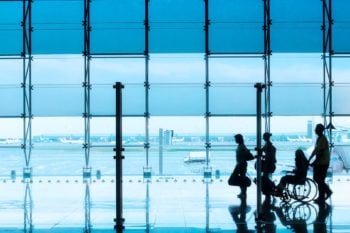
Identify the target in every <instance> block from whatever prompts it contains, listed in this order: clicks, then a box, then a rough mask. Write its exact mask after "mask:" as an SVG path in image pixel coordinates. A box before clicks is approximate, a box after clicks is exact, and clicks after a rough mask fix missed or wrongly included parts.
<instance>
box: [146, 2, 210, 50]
mask: <svg viewBox="0 0 350 233" xmlns="http://www.w3.org/2000/svg"><path fill="white" fill-rule="evenodd" d="M149 7H150V32H149V33H150V41H149V43H150V51H151V52H153V53H162V52H175V53H181V52H203V51H204V31H203V26H204V2H203V1H201V0H194V1H186V0H177V1H162V0H153V1H150V6H149ZM180 12H181V13H180Z"/></svg>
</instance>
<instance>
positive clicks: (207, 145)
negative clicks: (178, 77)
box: [204, 0, 211, 178]
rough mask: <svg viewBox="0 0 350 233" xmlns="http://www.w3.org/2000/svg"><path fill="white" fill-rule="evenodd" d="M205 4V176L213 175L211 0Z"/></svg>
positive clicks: (205, 1) (207, 0) (205, 0)
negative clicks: (210, 123) (210, 72)
mask: <svg viewBox="0 0 350 233" xmlns="http://www.w3.org/2000/svg"><path fill="white" fill-rule="evenodd" d="M204 5H205V8H204V9H205V13H204V16H205V21H204V22H205V25H204V34H205V48H204V49H205V54H204V60H205V84H204V88H205V154H206V167H205V171H204V176H205V177H208V178H209V177H211V171H210V170H209V169H210V168H209V152H210V148H211V143H210V140H209V118H210V109H209V88H210V81H209V56H210V50H209V25H210V20H209V0H204Z"/></svg>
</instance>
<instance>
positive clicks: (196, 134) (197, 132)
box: [149, 117, 206, 175]
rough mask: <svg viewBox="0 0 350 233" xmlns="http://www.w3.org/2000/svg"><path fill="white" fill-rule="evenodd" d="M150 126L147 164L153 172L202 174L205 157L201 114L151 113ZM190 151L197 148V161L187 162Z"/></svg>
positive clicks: (203, 123)
mask: <svg viewBox="0 0 350 233" xmlns="http://www.w3.org/2000/svg"><path fill="white" fill-rule="evenodd" d="M149 130H150V155H149V158H150V162H149V166H150V167H152V172H153V173H154V174H158V175H190V174H192V175H203V167H205V161H206V160H205V159H206V157H205V147H204V144H205V134H204V132H205V120H204V118H203V117H151V118H150V125H149ZM160 137H161V138H162V142H163V144H161V143H160V142H161V140H160ZM192 151H196V152H197V154H198V156H199V158H201V161H200V162H197V163H186V157H188V156H189V154H190V152H192Z"/></svg>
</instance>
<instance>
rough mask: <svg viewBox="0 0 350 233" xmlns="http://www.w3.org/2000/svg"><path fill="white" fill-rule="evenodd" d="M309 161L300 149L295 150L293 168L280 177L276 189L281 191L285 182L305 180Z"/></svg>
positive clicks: (293, 182)
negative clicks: (287, 173)
mask: <svg viewBox="0 0 350 233" xmlns="http://www.w3.org/2000/svg"><path fill="white" fill-rule="evenodd" d="M308 167H309V162H308V160H307V158H306V156H305V154H304V152H303V151H302V150H301V149H298V150H296V151H295V169H294V170H293V171H291V172H289V173H293V175H285V176H283V177H282V178H281V180H280V182H279V184H278V185H277V190H278V191H282V190H283V189H284V188H285V187H286V185H287V184H303V183H304V182H305V180H306V176H307V170H308Z"/></svg>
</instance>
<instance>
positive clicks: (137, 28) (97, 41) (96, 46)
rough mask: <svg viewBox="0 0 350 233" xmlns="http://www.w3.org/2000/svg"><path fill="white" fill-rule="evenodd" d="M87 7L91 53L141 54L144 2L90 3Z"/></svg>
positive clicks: (111, 1) (143, 32)
mask: <svg viewBox="0 0 350 233" xmlns="http://www.w3.org/2000/svg"><path fill="white" fill-rule="evenodd" d="M90 7H91V8H90V9H91V27H92V31H91V52H92V53H94V54H96V53H100V54H101V53H143V52H144V50H145V26H144V19H145V16H144V12H145V4H144V1H143V0H133V1H128V0H121V1H113V0H103V1H92V2H91V6H90Z"/></svg>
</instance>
